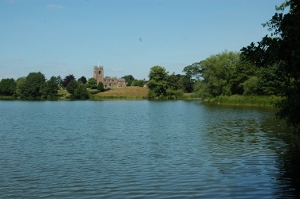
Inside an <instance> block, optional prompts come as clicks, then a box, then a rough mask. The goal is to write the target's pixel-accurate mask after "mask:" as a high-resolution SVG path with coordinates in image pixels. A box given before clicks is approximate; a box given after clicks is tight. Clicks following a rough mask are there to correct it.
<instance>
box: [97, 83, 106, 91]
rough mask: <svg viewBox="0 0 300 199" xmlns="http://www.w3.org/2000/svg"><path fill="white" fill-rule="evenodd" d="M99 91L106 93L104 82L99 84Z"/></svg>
mask: <svg viewBox="0 0 300 199" xmlns="http://www.w3.org/2000/svg"><path fill="white" fill-rule="evenodd" d="M97 90H98V91H100V92H103V91H105V89H104V85H103V83H102V82H99V83H98V86H97Z"/></svg>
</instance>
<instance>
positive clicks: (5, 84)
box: [0, 78, 16, 96]
mask: <svg viewBox="0 0 300 199" xmlns="http://www.w3.org/2000/svg"><path fill="white" fill-rule="evenodd" d="M15 92H16V82H15V80H14V79H13V78H10V79H9V78H7V79H2V80H1V82H0V95H5V96H11V95H14V94H15Z"/></svg>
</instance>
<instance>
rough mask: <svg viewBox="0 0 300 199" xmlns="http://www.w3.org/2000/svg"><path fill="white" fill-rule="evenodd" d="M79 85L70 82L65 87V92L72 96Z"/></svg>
mask: <svg viewBox="0 0 300 199" xmlns="http://www.w3.org/2000/svg"><path fill="white" fill-rule="evenodd" d="M78 85H79V83H78V82H76V81H75V80H71V81H70V82H69V83H68V85H67V88H66V89H67V91H68V92H69V93H70V94H71V95H74V93H75V89H76V88H77V86H78Z"/></svg>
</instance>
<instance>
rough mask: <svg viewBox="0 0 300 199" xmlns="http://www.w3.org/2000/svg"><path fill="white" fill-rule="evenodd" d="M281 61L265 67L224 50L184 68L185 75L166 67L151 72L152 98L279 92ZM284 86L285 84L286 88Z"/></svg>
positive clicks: (276, 93) (149, 84)
mask: <svg viewBox="0 0 300 199" xmlns="http://www.w3.org/2000/svg"><path fill="white" fill-rule="evenodd" d="M276 67H277V65H273V66H272V67H268V68H263V67H259V66H257V65H255V64H253V63H251V62H250V61H248V60H247V59H246V58H245V57H244V55H242V54H241V53H240V52H228V51H225V52H222V53H219V54H216V55H212V56H210V57H208V58H207V59H205V60H202V61H200V62H195V63H193V64H191V65H189V66H186V67H185V68H184V69H183V72H184V73H185V75H180V74H178V75H175V74H174V73H173V74H172V75H169V74H168V72H167V71H166V69H165V68H164V67H161V66H154V67H152V68H151V69H150V72H149V83H148V87H149V89H150V90H149V94H148V97H149V98H167V99H168V98H170V97H171V98H172V96H174V95H175V96H176V94H177V93H180V92H181V91H182V92H193V94H194V95H195V96H198V97H201V98H202V99H205V98H211V97H216V96H220V95H227V96H230V95H236V94H238V95H279V94H280V88H282V84H283V82H282V81H283V80H282V78H281V77H282V74H280V73H278V72H277V68H276ZM282 89H283V88H282Z"/></svg>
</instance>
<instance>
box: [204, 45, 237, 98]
mask: <svg viewBox="0 0 300 199" xmlns="http://www.w3.org/2000/svg"><path fill="white" fill-rule="evenodd" d="M239 58H240V55H239V53H235V52H227V51H225V52H223V53H219V54H216V55H212V56H210V57H208V58H207V59H205V60H203V61H201V62H200V64H201V68H202V69H201V71H202V78H203V80H201V81H202V82H203V83H202V84H201V87H202V92H203V91H206V92H207V93H206V94H202V96H211V97H216V96H219V95H231V94H232V92H231V88H232V84H231V79H232V77H233V74H235V71H236V68H237V65H238V63H239ZM203 86H204V87H206V88H203Z"/></svg>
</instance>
